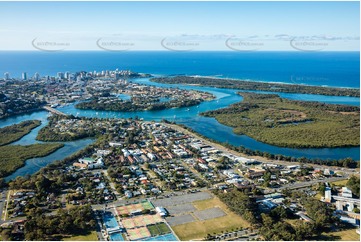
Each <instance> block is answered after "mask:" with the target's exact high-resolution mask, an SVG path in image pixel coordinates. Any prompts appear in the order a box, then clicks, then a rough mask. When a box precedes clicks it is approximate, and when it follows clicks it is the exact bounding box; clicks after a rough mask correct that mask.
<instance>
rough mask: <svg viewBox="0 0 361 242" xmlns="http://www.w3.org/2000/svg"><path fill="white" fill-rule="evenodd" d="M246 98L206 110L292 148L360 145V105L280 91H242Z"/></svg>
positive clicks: (262, 138)
mask: <svg viewBox="0 0 361 242" xmlns="http://www.w3.org/2000/svg"><path fill="white" fill-rule="evenodd" d="M238 94H239V95H241V96H243V98H244V100H243V101H242V102H239V103H236V104H233V105H230V106H229V107H227V108H223V109H218V110H213V111H208V112H205V113H202V115H204V116H206V117H214V118H216V119H217V121H218V122H220V123H222V124H224V125H227V126H231V127H233V128H234V130H233V131H234V132H235V133H237V134H245V135H247V136H249V137H251V138H253V139H255V140H258V141H261V142H264V143H268V144H271V145H276V146H282V147H292V148H311V147H313V148H321V147H322V148H323V147H347V146H359V145H360V108H359V107H355V106H345V105H335V104H325V103H320V102H305V101H293V100H288V99H285V98H280V97H279V96H278V95H276V94H255V93H246V92H242V93H238Z"/></svg>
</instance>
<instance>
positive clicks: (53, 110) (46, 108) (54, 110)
mask: <svg viewBox="0 0 361 242" xmlns="http://www.w3.org/2000/svg"><path fill="white" fill-rule="evenodd" d="M43 108H44V109H45V110H47V111H49V112H51V113H53V114H56V115H61V116H68V115H66V114H65V113H62V112H60V111H59V110H56V109H55V108H52V107H49V106H44V107H43Z"/></svg>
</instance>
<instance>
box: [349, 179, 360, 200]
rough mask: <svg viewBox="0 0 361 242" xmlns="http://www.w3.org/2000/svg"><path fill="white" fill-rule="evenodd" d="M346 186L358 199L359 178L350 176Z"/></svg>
mask: <svg viewBox="0 0 361 242" xmlns="http://www.w3.org/2000/svg"><path fill="white" fill-rule="evenodd" d="M346 186H347V187H348V188H350V189H351V191H352V193H353V194H355V195H356V196H357V197H360V178H359V177H356V176H351V177H350V179H349V180H348V181H347V183H346Z"/></svg>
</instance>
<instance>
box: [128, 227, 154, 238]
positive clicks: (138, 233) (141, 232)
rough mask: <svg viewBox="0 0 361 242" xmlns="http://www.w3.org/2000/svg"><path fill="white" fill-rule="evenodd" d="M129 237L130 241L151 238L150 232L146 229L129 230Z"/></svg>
mask: <svg viewBox="0 0 361 242" xmlns="http://www.w3.org/2000/svg"><path fill="white" fill-rule="evenodd" d="M127 232H128V237H129V239H130V240H139V239H142V238H148V237H150V236H151V235H150V232H149V231H148V229H147V228H146V227H141V228H136V229H127Z"/></svg>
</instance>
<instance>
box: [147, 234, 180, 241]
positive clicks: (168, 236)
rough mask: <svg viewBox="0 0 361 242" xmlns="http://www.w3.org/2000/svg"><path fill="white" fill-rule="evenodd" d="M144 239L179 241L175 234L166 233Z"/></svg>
mask: <svg viewBox="0 0 361 242" xmlns="http://www.w3.org/2000/svg"><path fill="white" fill-rule="evenodd" d="M143 241H178V239H177V238H176V237H175V236H174V234H164V235H159V236H156V237H151V238H146V239H143Z"/></svg>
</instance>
